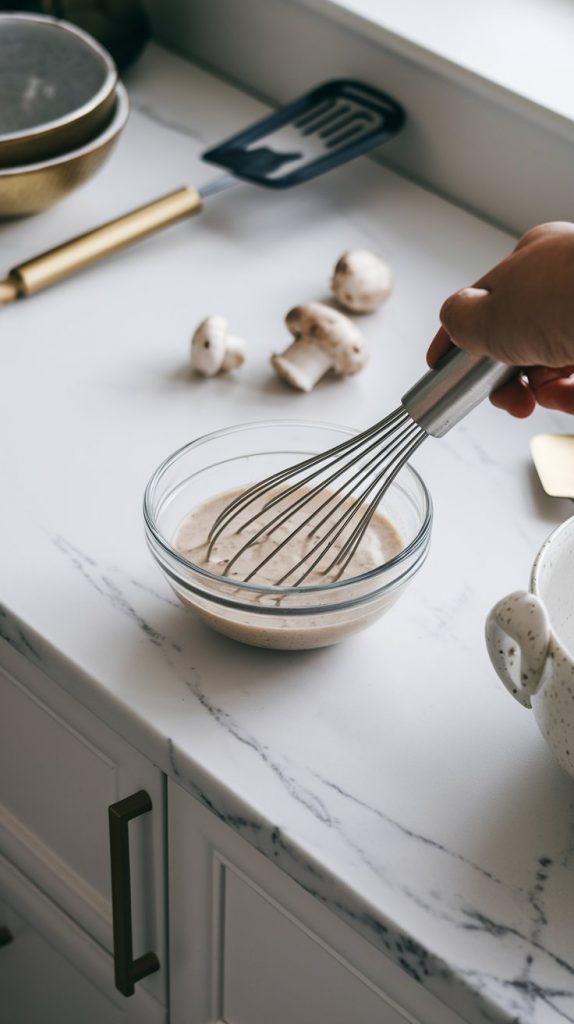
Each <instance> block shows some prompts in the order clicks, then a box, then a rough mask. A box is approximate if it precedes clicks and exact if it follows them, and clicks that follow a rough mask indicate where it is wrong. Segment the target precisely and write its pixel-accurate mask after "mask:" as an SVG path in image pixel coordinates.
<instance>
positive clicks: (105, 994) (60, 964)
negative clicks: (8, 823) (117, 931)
mask: <svg viewBox="0 0 574 1024" xmlns="http://www.w3.org/2000/svg"><path fill="white" fill-rule="evenodd" d="M0 926H1V927H3V928H7V929H8V930H9V932H10V934H11V936H12V940H11V941H10V942H9V943H7V944H6V945H1V946H0V1019H1V1020H2V1021H3V1022H4V1021H5V1022H6V1024H80V1022H81V1024H167V1014H166V1010H165V1007H163V1006H162V1005H161V1004H160V1003H159V1002H157V1001H156V1000H154V999H153V998H152V997H151V996H149V995H148V994H147V993H146V992H144V991H143V990H140V991H139V992H138V993H137V995H136V996H134V998H133V999H124V998H123V997H122V996H121V995H120V994H119V992H117V991H116V989H115V988H114V985H113V970H112V962H111V957H110V955H109V954H108V953H105V952H104V951H103V950H102V949H101V948H100V947H99V946H98V945H97V944H96V943H95V942H94V941H93V940H92V939H90V938H89V937H88V936H87V935H86V934H85V933H84V932H82V930H81V929H80V928H78V927H77V926H76V925H74V924H73V922H71V921H69V919H67V918H66V916H65V915H64V914H62V913H61V911H59V910H58V908H57V907H55V906H54V905H53V904H52V903H51V901H50V900H48V898H47V897H46V896H44V895H43V893H41V892H39V891H38V890H36V889H35V887H34V886H32V885H31V884H30V882H28V881H27V879H25V878H24V877H23V876H22V875H20V873H19V872H18V871H17V870H16V869H15V868H14V867H13V866H12V865H10V864H8V863H7V862H6V861H4V860H3V859H2V858H0Z"/></svg>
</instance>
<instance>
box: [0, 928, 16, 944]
mask: <svg viewBox="0 0 574 1024" xmlns="http://www.w3.org/2000/svg"><path fill="white" fill-rule="evenodd" d="M13 941H14V936H13V935H12V932H11V931H10V929H9V928H6V927H5V925H0V946H7V945H8V943H10V942H13Z"/></svg>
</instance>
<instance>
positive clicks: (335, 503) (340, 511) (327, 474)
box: [208, 349, 516, 587]
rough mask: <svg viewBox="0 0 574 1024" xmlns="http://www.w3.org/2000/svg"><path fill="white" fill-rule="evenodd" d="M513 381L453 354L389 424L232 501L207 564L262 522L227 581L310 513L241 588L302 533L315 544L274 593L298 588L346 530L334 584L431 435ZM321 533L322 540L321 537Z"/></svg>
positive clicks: (332, 566)
mask: <svg viewBox="0 0 574 1024" xmlns="http://www.w3.org/2000/svg"><path fill="white" fill-rule="evenodd" d="M515 373H516V370H515V369H514V368H512V367H509V366H506V365H504V364H502V363H498V362H495V361H494V360H492V359H485V358H480V357H477V356H472V355H470V354H469V353H467V352H463V351H461V350H459V349H453V350H452V351H451V352H449V353H447V355H446V356H445V357H444V358H443V359H442V360H441V362H440V364H439V365H438V366H437V367H436V368H435V369H433V370H429V372H428V373H426V374H425V375H424V376H423V377H421V378H420V380H419V381H417V383H416V384H415V385H414V387H412V388H411V389H410V390H409V391H407V392H406V394H405V395H403V397H402V399H401V404H400V406H399V407H398V408H397V409H395V410H394V411H393V412H391V413H390V414H389V415H388V416H386V417H385V418H384V419H382V420H380V421H379V422H378V423H375V424H374V425H373V426H372V427H369V428H368V429H367V430H364V431H362V433H360V434H356V435H354V436H353V437H350V438H349V440H347V441H344V442H342V443H341V444H339V445H337V446H336V447H335V448H330V449H329V450H328V451H326V452H323V453H321V454H318V455H313V456H311V457H310V458H308V459H304V460H303V461H302V462H299V463H297V464H296V465H294V466H289V467H288V468H286V469H283V470H280V471H279V472H277V473H273V474H272V475H271V476H269V477H266V478H265V479H264V480H262V481H260V483H257V484H253V485H252V486H251V487H249V488H247V489H246V490H245V491H244V492H243V493H242V494H240V495H239V496H238V497H237V498H235V499H234V500H233V501H231V502H230V503H229V504H228V505H227V506H226V507H225V508H224V509H223V511H222V512H221V513H220V515H219V516H218V517H217V519H216V520H215V522H214V524H213V526H212V528H211V531H210V534H209V537H208V557H209V556H210V555H211V552H212V551H213V547H214V545H215V543H216V541H217V539H218V538H219V537H221V535H222V534H223V532H224V531H226V530H236V532H238V533H240V532H241V531H243V530H245V528H246V527H247V526H250V525H251V524H252V523H254V522H257V520H259V519H261V525H260V526H259V527H258V528H257V529H256V531H255V533H254V534H252V535H251V536H250V537H249V538H248V539H247V540H246V541H245V543H244V544H243V545H242V546H241V547H240V548H239V550H238V551H237V552H236V553H235V554H234V555H233V557H232V558H231V559H230V560H229V562H228V563H227V565H226V567H225V571H224V575H226V576H227V575H229V572H230V570H231V568H232V567H233V565H235V564H236V563H237V562H238V560H239V559H240V557H241V555H242V554H244V552H245V551H247V549H248V548H250V547H251V546H252V545H253V544H254V543H255V542H256V541H258V540H259V539H260V538H262V537H264V536H267V537H269V536H270V535H271V534H273V533H274V532H275V531H276V530H278V529H279V528H280V527H282V526H283V525H284V524H285V523H289V520H290V519H292V518H293V516H294V515H296V514H297V513H299V512H300V511H301V510H302V509H305V507H306V506H307V505H311V506H312V507H311V511H310V512H309V514H308V515H305V516H304V518H303V520H302V521H301V522H298V523H297V525H296V526H294V527H293V529H292V530H291V531H290V532H289V533H288V534H287V536H286V537H284V538H283V539H282V540H281V541H280V542H279V543H278V544H277V545H276V546H275V547H274V548H273V549H272V550H271V551H270V552H269V554H267V555H266V557H265V558H263V559H262V560H261V561H260V562H259V563H258V565H257V566H256V567H255V568H254V569H252V570H251V571H250V572H249V574H248V575H246V576H245V580H244V582H248V581H249V580H250V579H252V578H253V577H254V576H256V575H257V574H258V573H259V572H260V571H261V569H262V568H263V567H264V566H265V565H267V564H268V563H269V562H271V560H272V559H273V558H275V557H276V555H277V554H278V553H279V552H280V551H282V550H284V549H285V548H288V545H289V544H291V543H292V541H293V540H294V538H295V537H296V536H297V535H298V534H299V533H300V532H301V531H302V530H308V532H309V533H310V534H312V535H313V536H314V537H316V536H318V539H317V541H316V543H315V544H313V545H312V546H311V547H310V548H309V550H308V551H306V552H305V554H304V555H303V557H302V558H299V559H297V560H296V561H294V563H293V565H291V566H290V567H289V569H288V571H287V572H285V573H284V574H283V575H282V576H281V578H280V579H278V580H277V581H276V583H275V585H276V586H283V585H285V586H294V587H296V586H300V585H301V584H302V583H303V582H304V581H305V580H306V579H307V577H308V576H309V575H310V573H311V572H312V571H313V570H314V569H315V568H316V567H317V566H318V565H319V564H320V563H321V561H322V560H323V559H324V558H325V556H326V555H327V554H328V552H329V550H330V549H331V548H332V546H333V545H334V544H335V542H336V541H337V540H338V538H339V537H340V536H341V535H342V534H343V533H344V531H345V530H348V536H347V537H346V538H345V539H344V540H343V542H342V544H341V547H340V548H339V550H338V551H337V552H336V554H335V556H334V557H333V558H332V559H331V561H330V562H329V563H328V564H327V565H326V567H325V568H324V569H322V572H323V573H325V574H327V573H329V572H331V571H333V570H335V571H336V573H337V577H339V576H341V575H342V573H343V572H344V571H345V569H346V567H347V565H348V564H349V562H350V561H351V559H352V558H353V555H354V554H355V552H356V551H357V549H358V547H359V545H360V543H361V541H362V539H363V537H364V535H365V532H366V530H367V527H368V525H369V523H370V521H371V519H372V517H373V515H374V513H375V511H376V509H377V507H378V505H379V504H380V502H381V501H382V499H383V497H384V495H385V494H386V492H387V490H388V489H389V487H390V485H391V484H392V482H393V480H394V479H395V477H396V476H397V474H398V473H399V472H400V470H401V469H402V467H403V466H404V465H405V463H407V462H408V460H409V459H410V458H411V456H412V454H413V453H414V452H415V451H416V449H417V448H418V447H419V445H420V444H422V442H423V441H424V440H425V438H426V437H428V436H429V435H431V436H433V437H442V436H443V435H444V434H446V433H447V432H448V431H449V430H450V429H451V427H453V426H455V424H456V423H458V422H459V420H461V419H462V418H463V417H464V416H466V415H467V413H469V412H470V411H471V410H472V409H474V408H475V406H477V405H478V404H479V403H480V402H481V401H482V400H483V399H484V398H486V397H487V396H488V395H489V394H490V393H491V392H492V391H494V390H495V389H496V388H497V387H499V386H500V385H501V384H503V383H504V382H505V381H506V380H508V379H509V378H510V377H511V376H513V375H514V374H515ZM266 496H269V497H268V500H265V498H266ZM291 497H292V498H293V500H292V501H290V502H289V504H287V506H286V507H285V504H284V503H285V501H286V500H287V499H289V498H291ZM316 499H318V503H317V500H316ZM261 501H263V502H264V504H263V508H262V509H261V508H260V509H259V510H258V511H257V512H256V513H255V514H254V515H252V516H251V517H249V518H247V519H246V520H244V519H242V521H241V522H240V524H239V525H238V517H240V516H242V515H243V513H245V511H246V509H248V508H249V506H251V505H253V504H254V503H261ZM281 506H283V507H281ZM278 507H279V511H276V510H277V508H278ZM323 528H325V529H324V532H323V533H319V531H321V530H322V529H323ZM293 577H296V578H295V579H294V578H293ZM288 581H289V582H288Z"/></svg>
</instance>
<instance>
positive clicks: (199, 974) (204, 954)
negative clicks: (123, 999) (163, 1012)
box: [168, 780, 462, 1024]
mask: <svg viewBox="0 0 574 1024" xmlns="http://www.w3.org/2000/svg"><path fill="white" fill-rule="evenodd" d="M168 807H169V814H168V821H169V827H168V838H169V907H170V948H171V957H170V978H171V982H170V1007H171V1024H212V1022H214V1021H218V1022H220V1024H222V1022H224V1024H269V1022H271V1021H272V1022H273V1024H323V1022H325V1024H326V1022H327V1021H328V1022H329V1024H349V1022H351V1021H352V1024H406V1022H409V1024H418V1022H424V1024H462V1021H461V1018H460V1017H459V1016H458V1015H457V1014H455V1013H453V1011H452V1010H450V1009H448V1008H447V1007H446V1006H445V1005H444V1004H443V1003H442V1002H440V1001H439V1000H438V999H437V998H436V997H435V996H433V995H432V994H431V993H430V992H428V991H427V990H426V989H424V988H423V987H422V985H419V984H417V983H416V982H415V981H413V979H412V978H411V977H409V976H408V975H407V974H406V973H405V971H403V970H401V969H400V968H399V967H398V966H397V965H396V964H395V963H393V962H392V961H391V960H390V959H389V958H388V957H387V956H385V955H384V954H383V953H381V952H380V951H379V950H378V949H376V948H375V947H374V946H372V945H371V944H370V943H368V942H366V941H365V939H363V938H362V936H360V935H359V934H358V933H357V932H355V931H354V930H353V929H352V928H350V927H349V925H347V924H346V923H344V922H343V921H341V920H340V919H339V918H338V917H336V916H335V915H334V914H332V913H331V912H330V911H329V910H327V909H326V907H324V906H322V905H321V904H320V903H319V901H318V900H317V899H314V898H313V897H312V896H310V895H309V894H308V893H307V892H305V891H304V889H302V888H301V886H299V885H297V884H296V883H295V882H294V881H293V880H292V879H290V878H288V877H287V875H286V874H285V873H284V872H283V871H281V870H279V868H278V867H277V866H276V865H275V864H273V863H272V862H271V861H270V860H268V859H267V858H266V857H264V856H262V854H261V853H259V852H258V851H257V850H255V849H254V848H253V847H252V846H250V845H249V844H248V843H247V842H246V841H245V840H244V839H242V838H241V837H240V836H238V835H237V833H236V832H235V831H234V830H232V829H231V828H230V827H229V826H227V825H225V824H223V823H222V822H221V821H219V820H218V818H216V817H215V815H214V814H213V813H211V812H210V811H208V810H206V809H205V808H204V807H203V806H202V805H201V804H200V803H199V802H198V801H197V800H196V799H194V798H193V797H192V796H190V794H189V793H187V792H186V791H185V790H184V789H183V788H182V787H181V786H179V785H177V784H176V783H174V782H172V781H171V780H169V781H168Z"/></svg>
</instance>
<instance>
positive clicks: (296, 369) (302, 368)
mask: <svg viewBox="0 0 574 1024" xmlns="http://www.w3.org/2000/svg"><path fill="white" fill-rule="evenodd" d="M271 362H272V363H273V366H274V367H275V369H276V371H277V373H278V374H279V375H280V376H281V377H283V378H284V379H285V380H286V381H287V382H288V383H289V384H291V385H292V387H294V388H298V389H299V390H300V391H312V390H313V388H314V387H315V384H316V383H317V381H318V380H320V378H321V377H323V376H324V375H325V374H326V373H327V372H328V370H330V369H331V367H332V366H333V360H332V358H331V356H330V355H329V354H328V353H327V352H325V351H324V349H322V348H320V346H319V345H316V344H315V342H314V341H310V340H309V339H308V338H296V339H295V341H294V342H293V344H292V345H290V346H289V348H287V349H285V352H283V353H282V354H281V355H274V356H272V357H271Z"/></svg>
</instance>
